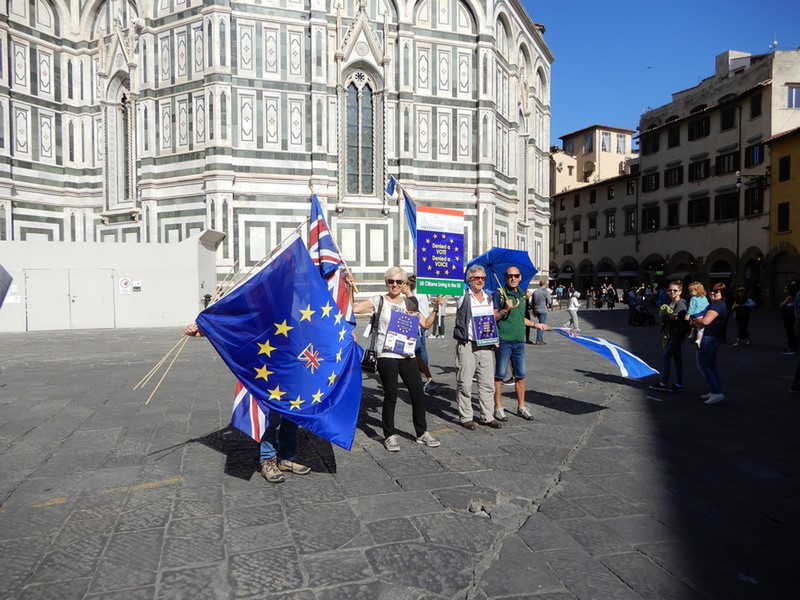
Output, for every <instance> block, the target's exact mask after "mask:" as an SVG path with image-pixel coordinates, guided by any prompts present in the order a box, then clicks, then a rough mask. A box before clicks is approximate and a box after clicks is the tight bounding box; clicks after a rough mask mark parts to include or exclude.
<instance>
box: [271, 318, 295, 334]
mask: <svg viewBox="0 0 800 600" xmlns="http://www.w3.org/2000/svg"><path fill="white" fill-rule="evenodd" d="M275 327H277V328H278V329H277V330H276V331H275V333H276V334H283V335H285V336H286V337H287V338H288V337H289V330H290V329H294V327H290V326H289V325H287V324H286V319H284V320H283V323H275Z"/></svg>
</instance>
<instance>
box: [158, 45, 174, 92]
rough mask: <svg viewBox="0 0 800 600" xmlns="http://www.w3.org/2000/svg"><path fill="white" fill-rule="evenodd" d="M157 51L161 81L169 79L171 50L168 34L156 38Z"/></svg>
mask: <svg viewBox="0 0 800 600" xmlns="http://www.w3.org/2000/svg"><path fill="white" fill-rule="evenodd" d="M158 48H159V50H158V53H159V76H160V79H161V81H169V80H170V76H171V73H172V65H171V61H172V52H171V50H170V46H169V35H165V36H162V37H161V38H160V39H159V40H158Z"/></svg>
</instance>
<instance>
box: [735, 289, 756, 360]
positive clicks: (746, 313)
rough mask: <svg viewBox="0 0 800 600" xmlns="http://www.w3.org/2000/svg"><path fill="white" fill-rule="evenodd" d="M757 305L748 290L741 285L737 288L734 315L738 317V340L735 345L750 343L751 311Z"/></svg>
mask: <svg viewBox="0 0 800 600" xmlns="http://www.w3.org/2000/svg"><path fill="white" fill-rule="evenodd" d="M755 307H756V303H755V302H753V300H752V299H751V298H748V296H747V290H746V289H744V288H743V287H740V288H739V289H738V290H736V296H735V297H734V299H733V316H734V318H735V319H736V329H737V332H736V341H735V342H734V343H733V345H734V346H744V345H747V346H749V345H750V330H749V329H748V327H747V326H748V324H749V323H750V311H751V310H752V309H753V308H755Z"/></svg>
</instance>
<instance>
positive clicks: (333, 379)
mask: <svg viewBox="0 0 800 600" xmlns="http://www.w3.org/2000/svg"><path fill="white" fill-rule="evenodd" d="M334 381H336V373H331V376H330V377H328V385H333V382H334Z"/></svg>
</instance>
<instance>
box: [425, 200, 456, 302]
mask: <svg viewBox="0 0 800 600" xmlns="http://www.w3.org/2000/svg"><path fill="white" fill-rule="evenodd" d="M417 290H418V291H419V293H421V294H445V295H450V296H453V295H456V296H460V295H461V294H462V293H463V291H464V211H461V210H453V209H449V208H433V207H430V206H417Z"/></svg>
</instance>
